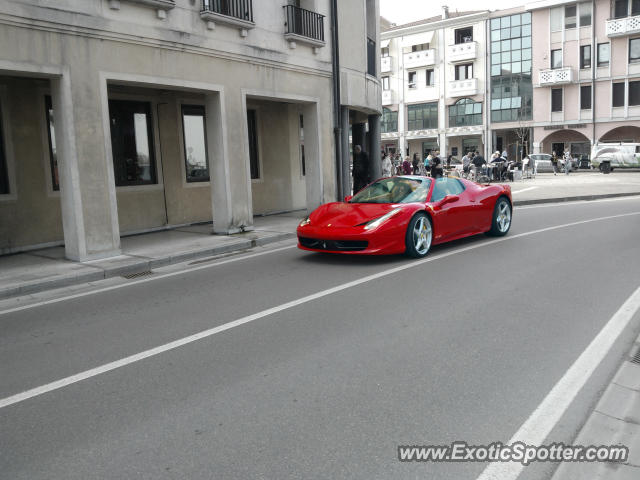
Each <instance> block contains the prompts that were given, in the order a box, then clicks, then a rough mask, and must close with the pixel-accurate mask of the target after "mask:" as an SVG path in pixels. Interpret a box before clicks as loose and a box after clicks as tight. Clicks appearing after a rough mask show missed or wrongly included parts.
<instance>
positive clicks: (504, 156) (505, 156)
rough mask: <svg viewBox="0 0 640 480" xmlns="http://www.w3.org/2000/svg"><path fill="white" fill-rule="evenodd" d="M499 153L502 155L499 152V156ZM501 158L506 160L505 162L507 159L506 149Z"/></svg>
mask: <svg viewBox="0 0 640 480" xmlns="http://www.w3.org/2000/svg"><path fill="white" fill-rule="evenodd" d="M499 153H500V152H498V154H499ZM501 156H502V158H504V159H505V160H506V159H507V150H506V149H505V150H503V151H502V155H501Z"/></svg>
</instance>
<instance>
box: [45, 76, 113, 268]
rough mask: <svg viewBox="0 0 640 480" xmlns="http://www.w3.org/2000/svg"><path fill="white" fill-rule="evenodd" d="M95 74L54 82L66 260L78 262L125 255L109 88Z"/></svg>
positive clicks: (52, 84) (52, 83) (60, 78)
mask: <svg viewBox="0 0 640 480" xmlns="http://www.w3.org/2000/svg"><path fill="white" fill-rule="evenodd" d="M90 68H91V67H87V69H86V70H82V67H79V70H80V71H76V72H74V75H73V78H71V74H70V73H69V72H65V73H64V74H63V75H62V76H60V77H56V78H53V79H52V80H51V98H52V103H53V110H54V115H55V122H56V129H55V135H56V145H57V148H58V152H57V153H58V168H59V175H60V203H61V209H62V227H63V232H64V241H65V255H66V257H67V258H68V259H70V260H75V261H86V260H91V259H96V258H105V257H110V256H114V255H118V254H119V253H120V229H119V225H118V207H117V202H116V191H115V182H114V177H113V160H112V157H111V136H110V129H109V110H108V109H109V104H108V98H107V86H106V82H105V81H104V80H100V79H99V78H98V76H97V74H94V73H92V72H90V71H89V69H90ZM72 83H73V88H72ZM96 106H99V107H98V108H96ZM105 152H107V154H105Z"/></svg>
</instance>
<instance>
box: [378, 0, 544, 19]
mask: <svg viewBox="0 0 640 480" xmlns="http://www.w3.org/2000/svg"><path fill="white" fill-rule="evenodd" d="M525 3H531V2H530V1H528V2H527V1H525V0H491V1H490V2H487V3H484V2H482V1H480V2H479V1H478V0H440V1H439V2H438V1H437V0H436V1H434V0H380V15H382V16H383V17H385V18H386V19H388V20H390V21H392V22H393V23H396V24H398V25H400V24H402V23H409V22H414V21H416V20H422V19H423V18H429V17H433V16H434V15H440V14H441V13H442V5H448V6H449V11H451V12H453V11H456V10H458V11H460V12H462V11H465V10H482V9H486V8H487V5H490V7H488V8H489V9H490V10H499V9H502V8H512V7H516V6H518V5H524V4H525Z"/></svg>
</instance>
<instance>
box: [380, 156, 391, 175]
mask: <svg viewBox="0 0 640 480" xmlns="http://www.w3.org/2000/svg"><path fill="white" fill-rule="evenodd" d="M391 168H392V165H391V158H389V155H386V154H385V156H384V158H383V159H382V175H383V176H385V177H389V176H391Z"/></svg>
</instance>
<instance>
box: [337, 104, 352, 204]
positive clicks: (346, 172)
mask: <svg viewBox="0 0 640 480" xmlns="http://www.w3.org/2000/svg"><path fill="white" fill-rule="evenodd" d="M340 115H341V116H342V121H341V123H342V138H341V142H342V159H341V167H342V191H343V192H344V195H345V196H346V195H351V185H352V183H351V168H350V167H349V158H350V154H349V107H341V109H340ZM340 200H342V199H340Z"/></svg>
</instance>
